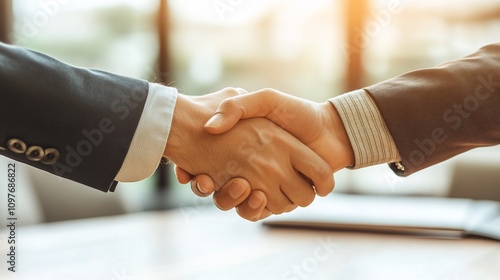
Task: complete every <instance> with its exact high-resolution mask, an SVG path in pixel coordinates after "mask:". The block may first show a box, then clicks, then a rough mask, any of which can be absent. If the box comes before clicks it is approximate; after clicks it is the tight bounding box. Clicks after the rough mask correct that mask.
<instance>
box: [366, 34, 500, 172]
mask: <svg viewBox="0 0 500 280" xmlns="http://www.w3.org/2000/svg"><path fill="white" fill-rule="evenodd" d="M366 90H367V91H368V92H369V93H370V95H371V97H372V98H373V99H374V101H375V102H376V104H377V106H378V108H379V110H380V112H381V114H382V116H383V118H384V120H385V122H386V124H387V126H388V128H389V131H390V132H391V134H392V136H393V138H394V141H395V143H396V145H397V147H398V150H399V153H400V155H401V157H402V162H401V163H402V166H403V167H404V168H401V166H400V168H399V169H398V168H397V165H396V164H391V168H393V170H395V171H396V172H397V173H398V174H399V175H403V176H405V175H409V174H412V173H414V172H416V171H418V170H421V169H423V168H425V167H428V166H431V165H433V164H436V163H439V162H441V161H444V160H446V159H448V158H450V157H453V156H455V155H457V154H460V153H463V152H465V151H467V150H470V149H473V148H476V147H485V146H492V145H497V144H499V143H500V44H493V45H488V46H485V47H483V48H481V49H480V50H479V51H478V52H476V53H474V54H472V55H470V56H467V57H465V58H463V59H459V60H456V61H453V62H449V63H446V64H443V65H441V66H438V67H435V68H431V69H423V70H419V71H414V72H410V73H407V74H404V75H402V76H399V77H396V78H394V79H391V80H388V81H385V82H382V83H379V84H376V85H373V86H370V87H368V88H366ZM402 169H404V171H403V170H402Z"/></svg>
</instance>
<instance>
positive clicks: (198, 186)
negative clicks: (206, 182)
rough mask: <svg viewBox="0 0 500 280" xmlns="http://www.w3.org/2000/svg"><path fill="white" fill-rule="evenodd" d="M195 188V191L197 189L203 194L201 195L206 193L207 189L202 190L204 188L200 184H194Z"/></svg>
mask: <svg viewBox="0 0 500 280" xmlns="http://www.w3.org/2000/svg"><path fill="white" fill-rule="evenodd" d="M196 188H197V189H198V190H199V191H200V192H201V193H203V194H205V193H207V192H208V190H207V189H205V188H204V187H203V186H202V185H201V184H200V182H196Z"/></svg>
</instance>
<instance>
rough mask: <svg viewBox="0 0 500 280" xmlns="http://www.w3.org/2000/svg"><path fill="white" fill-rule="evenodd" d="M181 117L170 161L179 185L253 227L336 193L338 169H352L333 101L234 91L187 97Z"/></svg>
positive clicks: (178, 109) (178, 106) (171, 141)
mask: <svg viewBox="0 0 500 280" xmlns="http://www.w3.org/2000/svg"><path fill="white" fill-rule="evenodd" d="M175 111H176V112H174V118H173V122H172V128H171V133H170V136H169V138H168V142H167V146H166V149H165V152H164V155H165V156H166V157H167V158H169V159H170V160H171V161H173V162H174V163H175V164H176V167H175V172H176V176H177V179H178V180H179V182H180V183H183V184H186V183H188V182H190V181H191V188H192V190H193V192H194V193H195V194H197V195H199V196H208V195H210V194H212V193H213V199H214V203H215V204H216V205H217V206H218V207H219V208H220V209H221V210H229V209H232V208H234V207H235V208H236V210H237V212H238V214H239V215H240V216H241V217H243V218H245V219H248V220H251V221H257V220H260V219H263V218H266V217H268V216H269V215H271V214H281V213H283V212H289V211H292V210H294V209H295V208H297V206H301V207H305V206H308V205H309V204H310V203H312V201H313V200H314V198H315V195H319V196H325V195H327V194H329V193H330V192H331V191H332V190H333V187H334V181H333V173H334V172H335V171H337V170H339V169H342V168H344V167H346V166H349V165H352V164H353V152H352V149H351V146H350V143H349V139H348V137H347V134H346V132H345V129H344V127H343V124H342V122H341V120H340V117H339V116H338V114H337V113H336V110H335V108H334V106H333V105H332V104H330V103H329V102H325V103H314V102H311V101H307V100H303V99H300V98H297V97H293V96H290V95H287V94H284V93H281V92H278V91H275V90H272V89H264V90H261V91H258V92H254V93H247V92H245V91H244V90H241V89H232V88H227V89H224V90H221V91H219V92H216V93H213V94H209V95H205V96H199V97H192V96H184V95H180V96H179V97H178V101H177V104H176V109H175Z"/></svg>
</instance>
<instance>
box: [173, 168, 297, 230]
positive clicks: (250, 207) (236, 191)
mask: <svg viewBox="0 0 500 280" xmlns="http://www.w3.org/2000/svg"><path fill="white" fill-rule="evenodd" d="M175 175H176V177H177V180H178V181H179V183H181V184H187V183H191V189H192V191H193V192H194V193H195V194H196V195H198V196H200V197H207V196H209V195H211V194H212V193H213V201H214V204H215V205H216V206H217V207H218V208H219V209H221V210H223V211H228V210H231V209H233V208H236V212H237V213H238V215H240V216H241V217H242V218H244V219H247V220H249V221H259V220H262V219H264V218H267V217H269V216H270V215H271V212H270V211H269V210H267V209H266V208H265V207H266V204H267V197H266V195H265V194H264V193H263V192H262V191H260V190H252V189H251V186H250V183H248V181H247V180H245V179H243V178H233V179H231V180H230V181H229V182H228V183H226V184H225V185H224V186H222V187H220V188H218V187H216V186H215V183H214V182H213V180H212V178H210V177H209V176H208V175H205V174H200V175H196V176H193V175H191V174H189V173H188V172H186V171H184V170H183V169H182V168H180V167H178V166H175ZM217 189H218V191H216V190H217ZM290 210H293V209H290Z"/></svg>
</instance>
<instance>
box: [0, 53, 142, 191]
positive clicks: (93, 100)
mask: <svg viewBox="0 0 500 280" xmlns="http://www.w3.org/2000/svg"><path fill="white" fill-rule="evenodd" d="M148 88H149V84H148V83H147V82H146V81H141V80H136V79H131V78H126V77H121V76H117V75H113V74H110V73H105V72H101V71H95V70H89V69H83V68H77V67H73V66H70V65H67V64H64V63H62V62H60V61H57V60H55V59H53V58H50V57H48V56H45V55H43V54H40V53H37V52H33V51H29V50H26V49H22V48H18V47H13V46H8V45H5V44H1V43H0V91H1V101H0V147H1V148H0V154H2V155H4V156H7V157H9V158H12V159H14V160H16V161H19V162H22V163H25V164H28V165H31V166H33V167H36V168H39V169H42V170H45V171H47V172H50V173H53V174H55V175H58V176H61V177H64V178H67V179H70V180H73V181H76V182H79V183H81V184H84V185H87V186H90V187H92V188H95V189H98V190H101V191H105V192H106V191H109V190H111V191H113V190H114V187H115V185H116V182H115V181H114V178H115V176H116V175H117V173H118V171H119V170H120V167H121V165H122V163H123V161H124V159H125V156H126V154H127V152H128V148H129V146H130V143H131V141H132V137H133V136H134V132H135V129H136V127H137V125H138V122H139V119H140V117H141V114H142V110H143V107H144V103H145V101H146V98H147V94H148Z"/></svg>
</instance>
